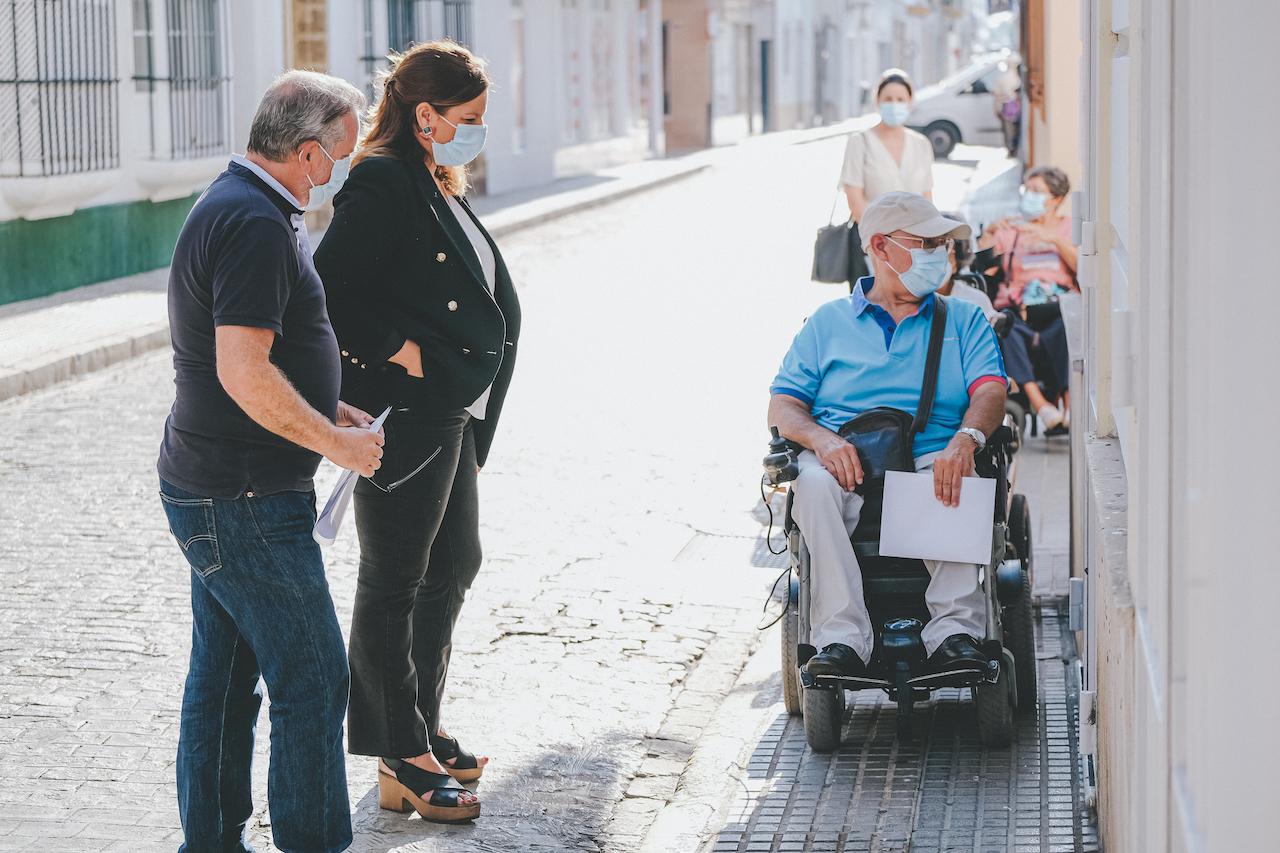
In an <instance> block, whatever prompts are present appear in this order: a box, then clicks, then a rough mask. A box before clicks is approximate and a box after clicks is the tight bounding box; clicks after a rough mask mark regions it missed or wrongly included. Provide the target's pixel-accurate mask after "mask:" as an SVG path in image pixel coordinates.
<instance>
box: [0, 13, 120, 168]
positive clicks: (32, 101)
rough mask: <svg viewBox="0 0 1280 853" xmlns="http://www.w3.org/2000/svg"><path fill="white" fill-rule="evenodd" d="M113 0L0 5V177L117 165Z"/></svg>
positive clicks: (117, 85)
mask: <svg viewBox="0 0 1280 853" xmlns="http://www.w3.org/2000/svg"><path fill="white" fill-rule="evenodd" d="M118 87H119V79H118V78H117V76H116V13H115V2H114V0H9V2H6V3H0V177H38V176H46V175H69V174H75V173H79V172H91V171H97V170H101V169H114V168H116V167H117V166H118V165H119V164H120V139H119V119H118V109H117V107H118V98H119V92H118Z"/></svg>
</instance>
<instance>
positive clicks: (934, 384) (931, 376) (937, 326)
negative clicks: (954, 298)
mask: <svg viewBox="0 0 1280 853" xmlns="http://www.w3.org/2000/svg"><path fill="white" fill-rule="evenodd" d="M946 328H947V303H946V300H945V299H943V298H942V297H941V296H937V295H935V296H934V297H933V325H932V326H930V327H929V354H928V355H926V356H925V360H924V385H922V386H921V388H920V405H918V406H917V407H916V417H915V420H914V421H912V423H911V432H912V434H913V435H914V434H915V433H918V432H924V428H925V427H926V426H927V425H928V423H929V415H930V414H932V413H933V398H934V397H935V396H937V391H938V368H939V366H940V365H941V364H942V337H943V334H944V333H945V332H946Z"/></svg>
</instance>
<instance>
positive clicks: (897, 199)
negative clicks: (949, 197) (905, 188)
mask: <svg viewBox="0 0 1280 853" xmlns="http://www.w3.org/2000/svg"><path fill="white" fill-rule="evenodd" d="M894 231H906V232H907V233H908V234H914V235H915V236H917V237H953V238H955V239H957V240H963V239H966V238H968V237H969V235H970V234H972V233H973V231H972V229H970V228H969V226H968V225H965V224H964V223H963V222H957V221H956V220H954V219H948V218H947V217H945V216H943V215H942V214H941V213H939V212H938V208H936V207H934V206H933V202H931V201H929V199H927V198H925V197H924V196H922V195H916V194H915V193H904V192H891V193H885V194H884V195H882V196H879V197H877V198H876V200H875V201H873V202H871V204H869V205H867V209H866V210H864V211H863V212H862V220H861V221H860V222H859V223H858V233H859V234H860V235H861V236H862V249H863V251H866V250H867V248H868V247H869V246H870V245H871V238H872V237H874V236H876V235H877V234H892V233H893V232H894Z"/></svg>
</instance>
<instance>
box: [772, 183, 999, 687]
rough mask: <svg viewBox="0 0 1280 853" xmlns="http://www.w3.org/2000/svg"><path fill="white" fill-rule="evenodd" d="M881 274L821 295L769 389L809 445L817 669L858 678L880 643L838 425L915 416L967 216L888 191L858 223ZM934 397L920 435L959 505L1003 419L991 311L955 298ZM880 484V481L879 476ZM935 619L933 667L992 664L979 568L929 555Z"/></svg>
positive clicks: (946, 496) (785, 419) (855, 474)
mask: <svg viewBox="0 0 1280 853" xmlns="http://www.w3.org/2000/svg"><path fill="white" fill-rule="evenodd" d="M860 228H861V232H862V240H863V248H864V249H865V250H866V251H867V253H868V254H869V255H870V256H871V257H872V259H873V261H874V264H875V267H874V268H875V270H876V272H877V275H876V276H875V277H866V278H863V279H861V280H860V281H859V282H858V286H857V287H855V288H854V291H853V293H852V294H850V295H849V296H846V297H843V298H840V299H837V300H834V301H832V302H828V303H826V304H825V305H823V306H821V307H820V308H819V309H818V310H817V311H816V312H814V314H813V316H812V317H811V318H810V319H809V320H808V321H807V322H806V323H805V325H804V327H803V328H801V329H800V332H799V333H798V334H797V335H796V337H795V340H794V341H793V342H792V344H791V349H790V350H789V351H788V352H787V354H786V356H785V357H784V358H783V361H782V366H781V368H780V370H779V371H778V375H777V377H776V378H775V379H774V381H773V385H772V387H771V388H770V394H771V398H770V402H769V423H770V425H771V426H776V427H777V428H778V430H779V432H780V433H781V434H782V436H783V437H785V438H786V439H788V440H790V441H792V442H795V443H796V444H799V445H800V446H802V447H803V448H804V450H803V451H802V452H801V453H800V456H799V476H798V477H797V478H796V480H795V482H794V483H793V484H792V493H793V497H792V500H793V505H792V517H793V519H794V520H795V522H796V524H797V525H798V526H799V528H800V532H801V534H802V535H803V536H804V540H805V542H806V544H807V546H808V549H809V554H810V584H811V586H810V601H811V602H812V604H811V607H810V624H811V642H812V645H813V646H814V647H815V648H817V649H820V651H819V652H818V653H817V654H816V655H814V657H812V658H811V659H810V660H809V662H808V664H807V667H808V671H809V673H810V674H811V675H814V676H828V675H838V676H843V677H845V678H850V679H854V680H857V679H859V678H866V679H867V680H868V681H869V682H870V681H873V679H871V678H869V676H868V669H867V664H868V663H869V662H870V659H871V655H872V651H873V649H874V642H875V641H874V635H873V631H872V624H871V617H870V615H869V613H868V610H867V604H866V602H865V601H864V599H863V585H862V575H861V572H860V570H859V567H858V560H857V557H856V556H855V554H854V549H853V545H852V544H851V542H850V536H851V535H852V533H853V531H854V529H855V528H856V527H857V525H858V519H859V515H860V512H861V510H862V507H863V503H864V499H863V495H862V494H860V492H862V491H864V488H863V479H864V474H863V466H862V465H861V464H860V461H859V456H858V452H857V450H856V449H855V448H854V446H853V444H851V443H850V442H849V441H846V440H845V439H844V438H842V437H841V436H840V435H838V434H837V431H838V430H839V429H840V428H841V426H842V425H844V424H845V423H847V422H848V421H850V420H851V419H852V418H854V417H855V416H857V415H859V414H860V413H863V412H866V411H867V410H869V409H872V408H875V407H881V406H884V407H892V408H894V409H898V410H902V411H905V412H910V413H914V412H915V411H916V410H917V408H918V406H919V404H920V403H921V388H922V385H923V377H924V371H925V362H926V354H927V351H928V347H929V338H930V331H931V325H932V320H933V315H934V310H935V306H936V305H937V304H938V302H937V300H938V299H939V298H940V297H938V296H936V295H935V291H937V290H938V288H939V287H940V286H941V285H942V284H943V282H944V281H946V279H947V277H948V274H949V271H950V270H949V263H948V252H949V248H950V244H951V241H953V240H963V239H967V238H968V237H969V234H970V229H969V226H968V225H965V224H963V223H961V222H958V221H956V220H954V219H949V218H947V217H944V216H942V215H941V214H940V213H939V212H938V210H937V208H935V207H934V206H933V204H932V203H931V202H930V201H928V200H927V199H925V198H924V197H922V196H918V195H914V194H911V193H902V192H893V193H887V194H885V195H883V196H881V197H880V198H879V199H877V200H876V201H875V202H873V203H872V204H871V205H870V206H868V207H867V209H866V212H865V213H864V214H863V219H862V222H861V223H860ZM944 307H945V309H946V310H945V312H944V315H945V319H946V322H945V326H944V331H943V339H942V350H941V362H940V366H939V370H938V378H937V390H936V396H935V397H934V402H933V408H932V411H931V412H930V414H929V417H928V421H927V423H926V424H925V425H924V427H923V431H921V432H916V433H914V436H913V442H912V447H911V455H912V456H914V459H915V467H916V470H917V471H925V470H930V469H931V470H932V472H933V479H934V489H935V494H936V497H937V499H938V500H939V501H941V502H942V503H944V504H947V505H949V506H955V505H957V504H958V503H959V496H960V488H961V478H962V477H965V476H971V475H972V474H973V473H974V454H975V453H976V452H977V451H979V450H981V449H982V448H983V447H984V446H985V444H986V438H987V436H989V435H991V434H992V433H993V432H995V430H996V429H997V428H998V427H999V426H1000V423H1001V420H1002V419H1003V417H1004V398H1005V390H1006V385H1007V380H1006V377H1005V372H1004V365H1003V363H1002V362H1001V358H1000V350H999V347H998V346H997V343H996V336H995V334H994V332H993V331H992V329H991V326H990V324H989V323H988V322H987V319H986V317H985V316H984V315H983V313H982V310H981V309H980V308H979V307H978V306H977V305H974V304H973V303H971V302H966V301H963V300H959V299H947V300H946V303H945V306H944ZM871 485H872V484H871V483H868V484H867V486H868V487H870V486H871ZM924 563H925V566H926V568H927V569H928V571H929V574H930V583H929V587H928V591H927V593H926V596H925V599H926V603H927V605H928V608H929V614H930V617H931V618H930V620H929V622H928V624H927V625H926V626H925V628H924V631H923V633H922V639H923V641H924V645H925V651H926V653H927V654H928V655H929V657H928V660H927V663H926V665H927V672H928V673H930V674H937V675H938V676H940V677H950V676H951V675H953V674H957V675H963V674H965V673H968V672H982V671H984V670H985V669H986V666H987V663H986V655H984V654H983V652H982V649H981V648H980V646H979V640H980V639H982V638H983V637H984V635H985V633H986V602H985V597H984V592H983V589H982V587H981V584H980V581H979V569H978V566H976V565H972V564H966V563H950V562H940V561H929V560H926V561H924Z"/></svg>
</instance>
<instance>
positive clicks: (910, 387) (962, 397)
mask: <svg viewBox="0 0 1280 853" xmlns="http://www.w3.org/2000/svg"><path fill="white" fill-rule="evenodd" d="M874 285H875V280H874V279H872V278H871V277H869V276H868V277H866V278H862V279H859V280H858V286H857V287H855V288H854V289H853V293H851V294H849V296H847V297H844V298H841V299H837V300H835V301H833V302H828V303H827V304H825V305H823V306H822V307H820V308H819V309H818V310H817V311H815V312H814V314H813V316H812V317H810V318H809V321H808V322H807V323H805V324H804V327H803V328H801V329H800V331H799V333H798V334H797V335H796V337H795V340H794V341H792V342H791V349H790V350H788V351H787V354H786V356H785V357H784V358H783V359H782V367H781V368H779V370H778V375H777V376H776V377H774V380H773V385H772V387H770V389H769V391H770V393H771V394H786V395H788V396H791V397H795V398H796V399H798V400H801V401H803V402H804V403H805V404H806V405H808V406H809V410H810V413H811V414H812V415H813V419H814V420H815V421H817V422H818V423H819V424H820V425H822V426H824V427H826V428H827V429H829V430H832V431H835V430H838V429H840V427H841V426H843V425H844V424H845V423H846V422H847V421H849V420H850V419H851V418H854V417H856V416H857V415H859V414H861V413H862V412H865V411H867V410H868V409H873V408H875V407H877V406H890V407H892V408H895V409H901V410H902V411H904V412H910V413H912V414H914V413H915V411H916V408H917V406H918V405H919V403H920V386H921V384H922V382H923V380H924V362H925V356H926V354H927V353H928V350H929V329H930V325H931V323H932V322H933V306H934V300H935V299H936V298H937V297H934V296H929V297H927V298H926V299H925V300H924V301H923V302H921V304H920V308H919V310H918V311H917V312H916V313H915V314H912V315H911V316H909V317H906V318H904V319H903V321H902V322H901V323H895V322H894V320H893V317H892V316H890V314H889V312H887V311H885V310H884V309H883V308H881V307H880V306H879V305H876V304H874V303H873V302H871V301H870V300H868V299H867V294H868V293H870V292H871V288H872V287H873V286H874ZM1004 381H1005V372H1004V363H1003V361H1001V358H1000V347H999V345H998V344H997V343H996V336H995V332H994V331H993V330H992V329H991V324H990V323H988V322H987V318H986V317H985V316H984V315H983V313H982V309H981V308H979V307H978V306H977V305H974V304H973V303H971V302H965V301H962V300H959V299H948V300H947V326H946V330H945V332H944V334H943V337H942V363H941V364H940V365H939V369H938V396H937V397H936V398H935V399H934V403H933V411H932V412H931V413H930V415H929V423H928V424H927V425H926V426H925V430H924V432H922V433H919V434H917V435H916V437H915V443H914V446H913V452H914V455H915V456H917V457H920V456H923V455H925V454H926V453H933V452H935V451H938V450H942V449H943V448H944V447H946V446H947V442H949V441H950V440H951V438H952V436H954V435H955V432H956V430H958V429H959V428H960V425H961V423H962V421H963V420H964V414H965V411H966V410H967V409H968V408H969V396H970V395H971V394H972V393H973V391H974V389H975V388H977V387H978V386H979V385H981V384H982V383H984V382H1004Z"/></svg>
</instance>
